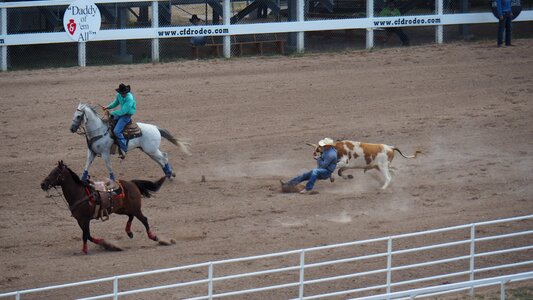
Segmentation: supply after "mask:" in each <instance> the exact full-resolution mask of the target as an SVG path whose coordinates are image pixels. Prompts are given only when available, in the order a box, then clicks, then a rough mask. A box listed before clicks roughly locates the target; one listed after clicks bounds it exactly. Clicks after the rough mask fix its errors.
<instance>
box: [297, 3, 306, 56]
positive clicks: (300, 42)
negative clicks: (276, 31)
mask: <svg viewBox="0 0 533 300" xmlns="http://www.w3.org/2000/svg"><path fill="white" fill-rule="evenodd" d="M296 10H297V13H296V20H297V21H298V22H304V21H305V17H304V10H305V4H304V1H303V0H297V1H296ZM304 37H305V34H304V32H303V31H299V32H298V33H297V34H296V52H297V53H303V52H304V43H305V40H304Z"/></svg>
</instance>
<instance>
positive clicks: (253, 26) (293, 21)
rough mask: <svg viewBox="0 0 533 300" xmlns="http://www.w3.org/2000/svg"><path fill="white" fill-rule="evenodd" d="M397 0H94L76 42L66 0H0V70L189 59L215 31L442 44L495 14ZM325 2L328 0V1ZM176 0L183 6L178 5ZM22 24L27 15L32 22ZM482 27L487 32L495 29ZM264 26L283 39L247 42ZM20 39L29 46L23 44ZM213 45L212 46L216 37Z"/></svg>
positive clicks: (345, 42) (234, 50) (293, 44)
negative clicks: (194, 42)
mask: <svg viewBox="0 0 533 300" xmlns="http://www.w3.org/2000/svg"><path fill="white" fill-rule="evenodd" d="M84 1H86V2H90V0H84ZM397 1H398V2H400V3H402V6H401V7H400V10H401V11H402V14H401V16H397V17H387V16H385V17H384V16H380V11H381V10H382V9H383V7H384V1H383V0H354V1H340V0H336V1H326V0H325V1H316V0H292V1H284V2H280V1H276V3H277V4H276V6H271V7H270V6H269V8H267V11H269V12H270V14H267V15H265V16H257V17H256V16H255V15H254V13H253V12H254V11H255V9H257V8H256V7H255V6H259V4H254V3H255V2H258V3H259V2H260V1H232V0H219V1H199V0H180V1H177V0H176V1H172V0H171V1H169V0H165V1H163V0H161V1H159V0H155V1H146V0H133V1H128V0H96V1H93V2H92V3H95V4H96V5H97V6H98V7H100V8H102V16H103V18H102V21H101V28H99V30H97V31H96V32H95V34H94V38H92V39H91V40H79V39H78V40H77V41H75V40H73V39H72V38H71V37H70V36H69V34H68V33H67V32H66V31H65V29H64V24H62V23H61V20H60V19H61V18H62V14H63V13H64V12H65V10H66V9H67V7H68V6H69V5H70V4H72V3H73V2H75V1H71V0H56V1H25V2H24V1H21V2H6V3H0V70H2V71H6V70H8V68H16V67H17V66H18V65H21V66H25V67H28V68H31V64H32V63H33V64H34V65H39V66H45V67H46V66H48V67H50V66H73V65H74V66H75V65H78V66H87V65H101V64H118V63H142V62H144V63H147V62H159V61H163V60H171V59H173V58H174V59H176V58H184V57H187V58H190V57H191V54H192V51H193V50H192V48H190V43H189V40H190V38H191V37H197V36H206V35H208V36H212V37H220V38H221V42H220V43H222V44H223V47H222V48H223V49H222V50H223V53H222V55H223V56H224V57H226V58H229V57H233V56H237V55H243V51H244V52H246V51H247V53H248V54H249V53H255V54H257V51H254V49H255V48H261V49H263V44H264V47H265V49H266V48H267V47H268V48H269V49H270V51H271V52H273V53H277V52H276V50H275V49H276V48H283V49H284V50H286V51H283V49H281V50H282V51H281V53H294V52H297V53H302V52H305V51H313V50H318V51H320V50H321V49H324V50H328V49H332V48H335V47H340V49H345V48H358V47H359V48H363V49H364V48H366V49H370V48H373V47H375V46H376V45H377V46H382V45H384V44H386V43H389V44H390V41H389V40H394V43H397V42H398V41H396V39H395V38H394V39H390V32H388V31H387V29H390V28H392V27H394V28H403V29H404V30H405V32H407V33H406V34H409V35H412V36H411V38H410V40H411V42H412V43H414V41H415V40H417V41H419V43H420V42H421V41H426V42H436V43H443V42H444V36H445V35H446V34H451V32H452V31H453V29H455V28H456V27H457V26H459V29H460V32H461V33H460V36H461V37H462V38H468V37H469V36H471V35H472V32H473V30H469V29H468V26H470V25H472V26H473V25H477V26H483V25H487V26H489V25H491V24H496V23H497V19H496V18H495V17H494V15H493V13H492V12H491V11H490V7H489V5H488V4H486V3H485V2H484V3H485V5H484V6H479V4H477V5H478V7H475V8H472V9H471V8H470V6H469V5H466V7H459V8H458V7H456V6H457V5H456V4H455V2H454V1H447V0H435V1H434V2H433V1H420V0H397ZM267 2H269V3H270V2H272V3H271V4H272V5H273V3H274V2H273V1H267ZM464 2H467V3H468V2H471V0H467V1H464ZM522 2H523V3H524V4H523V9H522V11H521V13H520V14H519V16H518V17H517V18H516V19H515V20H514V22H515V24H516V25H517V26H515V27H516V28H515V29H516V30H514V31H513V32H514V33H513V34H514V35H516V34H518V33H519V32H522V36H525V37H531V33H529V35H528V32H530V31H529V30H526V29H524V30H520V29H519V28H520V26H519V25H521V24H520V23H525V24H523V25H525V26H523V27H524V28H527V27H528V26H529V27H530V26H531V25H530V24H531V22H532V21H533V7H532V6H531V1H530V0H522ZM202 3H204V5H203V6H205V7H203V6H202ZM208 3H209V4H210V5H208ZM327 3H331V4H332V5H333V6H331V7H329V6H328V5H327ZM513 3H514V2H513ZM178 4H179V5H181V6H182V7H185V9H184V8H182V9H179V8H178ZM352 4H353V5H352ZM254 5H255V6H254ZM324 5H326V6H327V7H323V6H324ZM346 5H348V6H346ZM202 11H205V12H202ZM192 13H194V14H200V13H203V15H202V17H203V18H204V19H205V20H203V21H204V22H203V23H202V24H200V25H199V26H192V25H191V24H189V23H188V21H187V20H188V14H192ZM63 22H64V21H63ZM27 24H33V25H31V26H33V27H31V26H30V25H27ZM35 24H38V25H35ZM28 26H30V27H28ZM35 26H36V27H35ZM27 27H28V28H27ZM445 28H449V29H450V30H445ZM458 31H459V30H458ZM491 32H493V33H495V31H494V30H492V31H491ZM206 33H208V34H206ZM273 34H275V35H276V40H278V42H279V41H280V40H281V42H283V43H282V44H281V45H282V46H279V45H280V44H278V46H276V44H274V43H266V42H264V41H259V43H262V44H261V45H260V46H257V45H255V46H254V43H251V39H252V38H253V39H254V40H255V38H256V37H257V36H259V35H273ZM492 35H494V34H492ZM316 36H318V40H317V38H316ZM399 36H400V35H399ZM402 36H405V35H402ZM230 37H234V38H230ZM337 37H342V39H340V40H339V39H337ZM323 38H326V39H327V42H324V40H322V39H323ZM400 39H402V43H403V44H405V43H407V44H409V41H408V38H404V37H401V38H400ZM237 40H241V42H242V43H245V44H248V45H249V46H250V47H247V48H246V49H247V50H246V49H245V48H243V47H237V46H238V43H240V42H239V41H237ZM217 43H218V42H217ZM93 44H95V46H94V47H93V46H92V45H93ZM73 45H76V46H75V47H73ZM28 46H31V47H32V48H34V49H33V50H35V51H25V49H26V47H28ZM50 47H53V50H52V49H51V48H50ZM243 49H245V50H243ZM204 50H206V51H207V50H208V49H204ZM278 50H279V49H278ZM59 51H62V52H63V53H61V54H60V55H57V56H55V57H53V56H51V53H54V52H59ZM128 51H129V52H128ZM215 52H217V53H218V46H217V51H215ZM261 52H262V50H261ZM247 53H244V54H245V55H246V54H247ZM206 55H208V53H207V52H206ZM28 64H30V65H28Z"/></svg>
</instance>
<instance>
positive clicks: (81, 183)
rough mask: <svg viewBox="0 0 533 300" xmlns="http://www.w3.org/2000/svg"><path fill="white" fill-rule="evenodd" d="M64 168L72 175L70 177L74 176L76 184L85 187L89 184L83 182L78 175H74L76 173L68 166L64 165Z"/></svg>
mask: <svg viewBox="0 0 533 300" xmlns="http://www.w3.org/2000/svg"><path fill="white" fill-rule="evenodd" d="M64 166H65V168H66V169H67V170H68V172H69V173H70V176H72V179H74V182H75V183H76V184H80V185H83V186H85V185H87V183H85V182H83V181H81V179H80V177H79V176H78V174H76V173H74V171H72V170H71V169H70V168H69V167H67V165H65V164H64Z"/></svg>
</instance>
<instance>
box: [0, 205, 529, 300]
mask: <svg viewBox="0 0 533 300" xmlns="http://www.w3.org/2000/svg"><path fill="white" fill-rule="evenodd" d="M532 220H533V215H528V216H521V217H515V218H508V219H500V220H495V221H487V222H479V223H473V224H466V225H460V226H453V227H448V228H440V229H435V230H428V231H422V232H415V233H409V234H401V235H395V236H390V237H383V238H376V239H369V240H364V241H354V242H348V243H342V244H335V245H327V246H320V247H314V248H307V249H300V250H292V251H286V252H280V253H271V254H265V255H258V256H250V257H243V258H236V259H228V260H221V261H214V262H205V263H199V264H193V265H188V266H179V267H174V268H167V269H159V270H153V271H147V272H140V273H132V274H125V275H118V276H112V277H106V278H101V279H95V280H89V281H82V282H75V283H69V284H62V285H55V286H49V287H43V288H36V289H28V290H22V291H14V292H9V293H3V294H0V298H2V297H9V296H15V297H16V299H17V300H18V299H21V297H22V296H23V295H26V294H33V293H38V292H45V291H51V290H58V289H64V288H67V287H78V286H83V285H91V284H93V285H94V284H97V283H103V282H112V283H113V291H112V292H111V293H108V294H102V295H97V296H91V297H87V298H83V299H105V298H114V299H117V298H119V297H121V296H126V295H133V294H140V293H147V292H154V291H162V290H168V289H175V290H176V292H179V291H180V290H179V288H184V287H191V286H197V287H202V288H204V289H205V291H207V293H206V294H203V295H199V296H195V297H193V298H189V299H195V300H200V299H214V298H223V297H230V296H236V295H244V294H252V293H259V292H265V291H276V290H278V291H279V290H282V289H283V290H287V289H289V288H292V289H293V291H292V293H293V294H294V295H297V297H296V298H295V299H319V298H325V297H331V296H343V295H346V296H347V297H348V295H353V294H355V293H362V292H366V293H368V292H371V291H373V292H374V295H372V296H365V297H362V298H357V299H391V298H401V297H410V298H415V297H421V296H431V295H437V294H443V293H451V292H458V291H463V290H470V292H471V293H472V292H473V288H476V287H484V286H490V285H500V289H501V291H504V290H505V284H507V283H509V282H516V281H522V280H531V279H533V268H532V267H531V265H532V264H533V252H532V251H531V249H533V244H532V243H531V241H533V240H532V239H531V238H529V239H528V238H525V239H517V238H519V237H524V236H528V235H531V234H533V222H532ZM502 223H506V225H505V226H504V227H505V228H507V227H510V226H514V227H516V228H517V229H515V230H514V231H513V232H507V233H502V234H494V235H487V236H483V237H477V236H476V233H477V232H478V230H484V231H488V230H498V231H501V229H499V227H496V226H493V225H496V224H502ZM454 235H455V236H465V235H468V238H465V239H461V240H455V238H453V236H454ZM413 238H415V239H413ZM438 238H445V240H447V242H440V243H434V244H430V245H426V244H425V243H422V244H423V245H421V246H415V247H404V246H397V248H399V249H395V248H394V247H393V246H394V245H396V244H399V245H401V243H402V242H404V243H406V244H409V245H411V244H413V243H414V244H420V241H421V240H422V241H424V240H428V239H438ZM411 239H413V240H411ZM450 239H452V240H451V241H450ZM504 239H513V241H514V242H517V241H525V244H523V243H519V245H515V246H510V245H509V247H503V246H507V245H508V244H511V243H510V242H509V240H507V242H502V240H504ZM504 241H505V240H504ZM363 245H365V246H367V248H368V246H369V245H375V247H376V249H379V248H384V249H386V251H382V252H375V253H374V252H371V253H366V254H365V255H361V256H351V257H345V258H341V259H335V260H327V259H323V257H324V256H326V254H328V253H329V252H330V251H333V250H339V249H347V248H349V250H353V247H357V246H363ZM382 246H384V247H382ZM478 246H484V247H488V246H490V247H493V246H497V248H498V249H496V250H494V249H493V250H489V251H476V250H477V247H478ZM350 247H351V248H350ZM431 250H440V251H442V252H444V253H448V252H449V253H454V254H456V256H453V257H445V258H438V259H434V260H431V261H423V262H419V261H417V262H415V263H413V262H411V261H409V262H407V263H404V264H401V259H399V258H398V257H399V256H401V255H406V254H411V255H412V254H415V255H417V258H421V257H425V256H424V255H425V254H426V256H427V251H431ZM424 253H425V254H424ZM516 253H520V254H521V255H516V256H512V257H511V258H510V257H509V254H516ZM313 254H318V255H319V256H322V257H321V260H319V261H315V262H311V261H309V259H308V258H307V257H308V256H309V255H313ZM506 255H507V256H506ZM294 256H296V259H295V263H293V264H292V265H289V266H284V267H281V268H274V269H262V270H259V271H254V272H244V273H239V274H229V275H220V276H215V275H214V272H215V269H217V270H220V269H221V268H223V266H228V265H232V264H234V265H235V264H238V263H243V262H251V261H257V263H258V264H260V265H264V264H265V260H267V259H272V258H283V259H289V260H290V258H291V257H294ZM485 257H491V258H493V259H492V261H491V262H492V263H491V265H488V266H483V267H477V268H476V262H477V260H478V259H481V258H485ZM375 259H383V260H384V261H383V262H382V263H373V264H371V266H376V265H381V264H382V265H385V266H386V267H385V268H381V269H369V270H364V271H360V272H355V273H347V274H339V275H335V276H330V277H319V278H312V279H311V278H309V279H307V278H306V272H308V271H310V270H312V269H315V268H320V267H324V266H335V267H336V270H339V272H340V270H341V269H342V268H343V267H346V266H354V265H355V264H354V262H357V263H359V265H360V264H362V263H364V262H365V261H369V260H375ZM397 259H399V261H400V263H397V262H396V260H397ZM504 260H505V262H504ZM494 261H497V263H496V264H494ZM457 262H459V263H460V264H459V265H460V267H459V270H455V271H453V272H451V273H445V274H436V275H431V276H425V277H417V278H414V279H408V280H401V281H394V280H393V278H395V276H393V274H395V273H396V272H400V271H403V270H418V271H416V272H415V273H416V274H421V273H423V272H424V270H426V271H427V269H428V268H431V267H432V266H437V267H439V266H443V265H446V264H450V263H457ZM524 269H525V270H524ZM184 270H189V271H190V270H203V272H206V274H207V276H206V277H205V278H199V279H196V280H191V281H185V282H176V283H172V284H167V285H159V286H152V287H146V288H139V289H129V290H120V289H119V283H120V282H121V281H123V280H124V279H128V278H136V277H143V276H148V275H155V274H162V273H168V272H177V271H184ZM502 270H506V273H508V274H506V275H501V274H497V275H495V273H494V272H495V271H500V272H502ZM287 272H292V273H294V275H296V276H297V278H299V280H297V281H294V282H286V283H282V284H275V285H266V286H262V287H255V288H249V289H238V290H230V291H224V292H218V293H217V292H216V290H215V287H217V288H218V287H222V285H224V283H226V282H229V281H231V280H233V279H239V278H248V279H249V278H250V277H254V276H255V277H258V276H260V277H262V278H263V279H264V278H265V277H268V276H271V277H272V279H275V278H276V277H275V276H276V275H279V274H283V273H284V274H286V273H287ZM376 274H382V275H385V277H384V280H383V281H382V283H381V284H378V285H373V286H365V287H360V288H347V289H344V290H338V291H329V292H323V291H321V293H320V294H313V295H306V289H308V288H311V287H313V285H315V284H320V283H324V282H339V281H341V280H345V279H354V278H361V277H364V276H371V275H376ZM399 277H400V278H401V276H399ZM458 277H467V278H468V279H466V280H462V281H458V282H454V283H446V284H443V285H442V284H441V285H435V284H433V285H431V284H426V283H427V282H431V281H435V280H442V279H447V280H450V278H458ZM480 277H485V278H482V279H479V278H480ZM486 277H488V278H486ZM268 278H270V277H268ZM278 279H279V278H278ZM249 281H250V282H255V281H254V280H253V279H250V280H249ZM413 284H416V285H417V286H416V287H415V288H410V289H407V290H401V288H402V287H403V286H408V285H411V286H412V285H413ZM393 289H394V291H393ZM203 293H205V292H203ZM76 295H80V294H76ZM502 295H503V296H502V297H504V295H505V293H503V294H502ZM286 298H290V297H286ZM349 298H351V297H349ZM354 299H355V298H354ZM502 299H504V298H502Z"/></svg>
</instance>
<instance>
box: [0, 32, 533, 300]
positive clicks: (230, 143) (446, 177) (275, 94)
mask: <svg viewBox="0 0 533 300" xmlns="http://www.w3.org/2000/svg"><path fill="white" fill-rule="evenodd" d="M494 44H495V42H493V41H487V42H475V43H458V44H446V45H429V46H417V47H410V48H395V49H385V50H375V51H353V52H344V53H336V54H332V53H327V54H312V55H303V56H290V57H258V58H255V57H254V58H242V59H232V60H223V59H219V60H208V61H182V62H176V63H168V64H153V65H152V64H143V65H127V66H106V67H87V68H66V69H47V70H34V71H16V72H4V73H0V91H1V93H0V115H1V118H0V119H1V122H2V124H1V129H0V138H1V141H2V142H1V145H0V153H1V156H0V166H1V167H0V199H1V201H0V220H1V221H0V273H1V275H0V290H1V291H2V292H7V291H12V290H20V289H28V288H34V287H41V286H47V285H55V284H61V283H66V282H74V281H80V280H89V279H95V278H101V277H107V276H112V275H118V274H125V273H131V272H140V271H145V270H152V269H158V268H166V267H172V266H180V265H186V264H193V263H200V262H206V261H216V260H222V259H227V258H236V257H243V256H250V255H258V254H265V253H270V252H278V251H285V250H292V249H300V248H306V247H313V246H318V245H325V244H333V243H341V242H348V241H353V240H362V239H370V238H375V237H382V236H388V235H393V234H400V233H408V232H413V231H420V230H427V229H433V228H439V227H446V226H451V225H459V224H466V223H471V222H477V221H484V220H493V219H498V218H505V217H513V216H519V215H527V214H532V213H533V202H532V201H533V199H532V196H533V185H532V181H533V172H532V169H533V118H532V116H533V55H532V52H531V49H533V40H516V46H515V47H503V48H496V47H494ZM120 82H125V83H127V84H131V86H132V90H133V92H134V94H135V96H136V98H137V104H138V113H137V115H136V116H135V119H136V120H137V121H142V122H146V123H153V124H157V125H158V126H160V127H162V128H166V129H168V130H169V131H170V132H171V133H173V134H174V135H175V136H176V137H179V138H186V139H189V140H190V141H191V142H192V149H191V150H192V152H193V155H192V156H185V155H183V154H182V153H180V152H179V151H178V149H177V148H176V147H174V146H173V145H172V144H170V143H169V142H167V141H164V142H163V144H162V149H163V150H164V151H167V152H168V153H169V157H170V162H171V164H172V165H173V167H174V169H175V171H176V173H177V177H176V178H175V180H173V181H171V182H166V183H165V185H164V186H163V187H162V188H161V190H160V192H159V193H157V195H156V197H154V198H151V199H144V200H143V205H144V207H143V209H144V213H145V214H146V215H147V216H148V218H149V221H150V224H151V226H152V228H153V230H154V231H155V232H156V233H157V234H160V235H161V236H165V237H168V238H173V239H175V240H176V241H177V244H176V245H174V246H168V247H163V246H158V245H156V244H155V243H154V242H152V241H150V240H148V239H147V238H146V235H145V233H144V228H143V226H142V225H141V223H140V222H138V221H137V220H135V221H134V223H133V227H132V229H133V232H134V234H135V237H134V238H133V239H132V240H130V239H128V238H127V236H126V235H125V233H124V226H125V223H126V217H124V216H117V215H113V216H111V219H110V220H109V221H107V222H104V223H102V222H101V221H93V222H92V227H91V229H92V233H93V235H94V236H96V237H103V238H106V239H109V240H112V241H115V242H116V243H118V244H119V245H121V246H122V247H124V248H125V251H123V252H107V251H105V250H103V249H100V248H99V247H98V246H96V245H94V244H89V255H83V254H81V252H80V250H81V246H82V242H81V230H80V229H79V228H78V226H77V224H76V222H75V220H74V219H73V218H71V217H70V213H69V212H68V210H66V207H65V206H64V204H63V203H62V202H61V200H60V199H59V198H46V197H45V196H46V193H45V192H43V191H42V190H41V189H40V182H41V181H42V180H43V179H44V177H45V176H46V175H48V173H49V172H50V171H51V170H52V168H54V166H55V165H56V164H57V161H58V160H64V161H65V163H67V164H68V165H69V166H70V167H71V168H72V169H73V170H75V171H76V172H78V174H81V171H82V168H83V164H84V162H85V154H86V143H85V139H84V137H83V136H79V135H76V134H72V133H70V132H69V130H68V128H69V126H70V122H71V118H72V114H73V112H74V111H75V108H76V106H77V105H78V103H80V102H89V103H92V104H107V103H108V102H110V101H111V99H112V97H114V89H115V88H116V86H117V85H118V83H120ZM326 136H327V137H331V138H334V139H351V140H359V141H366V142H375V143H387V144H391V145H395V146H397V147H399V148H400V149H401V150H402V152H404V153H405V154H411V153H413V152H414V151H415V150H418V149H420V150H422V151H424V152H425V153H426V155H424V156H421V157H419V158H417V159H416V160H406V159H403V158H401V157H400V156H397V157H396V158H395V160H394V162H393V165H394V166H395V167H396V168H397V171H396V173H395V174H394V175H393V181H392V184H391V185H390V187H389V188H388V189H387V190H385V191H381V190H380V189H379V188H380V186H381V185H382V178H381V177H380V175H379V173H378V172H376V171H371V172H367V173H366V174H363V172H361V171H351V172H350V173H351V174H353V175H354V177H355V178H354V179H353V180H337V181H336V182H335V183H330V182H329V181H319V182H318V183H317V185H316V190H317V191H319V194H318V195H299V194H282V193H280V192H279V180H280V179H283V180H286V179H289V178H291V177H292V176H295V175H297V174H298V173H300V172H302V171H304V170H307V169H309V168H311V167H313V166H314V160H313V159H312V157H311V149H310V148H309V147H308V146H306V145H305V143H306V142H317V141H318V140H319V139H321V138H323V137H326ZM113 164H114V168H115V172H116V174H118V176H119V177H120V178H123V179H149V180H155V179H158V178H159V177H160V176H162V175H163V172H162V170H161V169H160V168H159V167H158V166H157V165H156V164H155V163H154V162H153V161H152V160H150V159H149V158H148V157H147V156H146V155H144V154H143V153H142V152H141V151H139V150H136V151H132V152H131V153H130V154H129V155H128V157H127V159H126V160H125V161H123V162H119V160H118V158H116V157H114V158H113ZM91 174H92V176H93V177H98V178H103V177H105V176H107V172H106V171H105V167H104V164H103V161H102V160H101V159H98V158H97V159H96V160H95V163H94V164H93V167H92V169H91ZM202 176H204V177H205V179H206V181H205V182H202V181H201V178H202ZM529 259H531V252H529ZM154 280H155V279H154ZM106 286H107V287H109V288H108V289H107V290H106V292H110V291H111V288H110V286H109V285H106ZM85 291H87V290H85ZM87 292H88V294H90V293H89V291H87ZM62 293H64V294H60V295H61V296H56V297H57V298H73V297H79V296H81V294H79V292H77V290H75V289H72V290H70V289H67V290H65V291H64V292H62ZM84 295H85V294H84ZM164 295H165V296H164V297H165V298H172V297H178V296H174V294H172V293H170V292H169V294H164ZM35 297H36V296H35ZM143 297H146V298H147V299H159V298H163V297H162V296H161V295H159V296H153V295H152V296H150V295H149V294H146V295H144V296H143ZM29 298H30V299H31V297H29ZM37 298H45V297H43V296H39V297H37ZM52 298H54V297H52ZM137 298H138V297H135V298H132V299H137ZM257 298H261V297H259V296H257V297H250V298H249V299H257ZM264 298H269V297H264ZM24 299H26V298H24Z"/></svg>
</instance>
